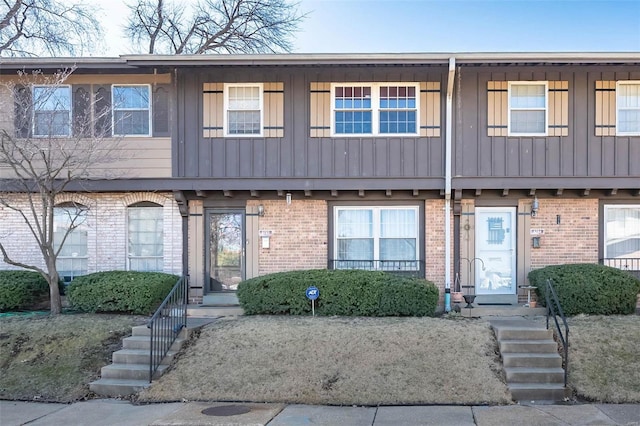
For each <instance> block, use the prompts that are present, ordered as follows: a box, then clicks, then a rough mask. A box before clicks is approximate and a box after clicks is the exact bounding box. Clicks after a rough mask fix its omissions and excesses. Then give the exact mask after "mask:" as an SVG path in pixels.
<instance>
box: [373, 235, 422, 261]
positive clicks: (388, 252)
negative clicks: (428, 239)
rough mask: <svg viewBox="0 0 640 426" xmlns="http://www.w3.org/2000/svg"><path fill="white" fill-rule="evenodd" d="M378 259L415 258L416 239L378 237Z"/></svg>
mask: <svg viewBox="0 0 640 426" xmlns="http://www.w3.org/2000/svg"><path fill="white" fill-rule="evenodd" d="M380 260H416V239H415V238H382V239H380Z"/></svg>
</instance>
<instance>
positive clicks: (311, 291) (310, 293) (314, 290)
mask: <svg viewBox="0 0 640 426" xmlns="http://www.w3.org/2000/svg"><path fill="white" fill-rule="evenodd" d="M306 295H307V299H309V300H311V315H313V316H314V317H315V316H316V303H315V301H316V299H317V298H318V296H320V290H318V287H315V286H310V287H308V288H307V291H306Z"/></svg>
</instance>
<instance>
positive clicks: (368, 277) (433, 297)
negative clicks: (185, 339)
mask: <svg viewBox="0 0 640 426" xmlns="http://www.w3.org/2000/svg"><path fill="white" fill-rule="evenodd" d="M309 286H316V287H318V289H319V290H320V297H319V298H318V299H317V300H316V302H315V303H316V313H317V314H318V315H342V316H400V315H402V316H433V315H434V314H435V311H436V307H437V304H438V297H439V293H438V288H437V287H436V286H435V285H434V284H433V283H431V282H429V281H426V280H423V279H417V278H405V277H400V276H397V275H392V274H387V273H384V272H379V271H359V270H326V269H318V270H305V271H291V272H279V273H275V274H270V275H264V276H261V277H256V278H252V279H249V280H246V281H243V282H241V283H240V285H239V286H238V299H239V301H240V305H241V306H242V308H243V309H244V312H245V314H247V315H256V314H291V315H303V314H309V313H311V302H310V301H309V299H307V297H306V295H305V291H306V289H307V287H309Z"/></svg>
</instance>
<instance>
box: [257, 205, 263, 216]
mask: <svg viewBox="0 0 640 426" xmlns="http://www.w3.org/2000/svg"><path fill="white" fill-rule="evenodd" d="M258 216H260V217H262V216H264V205H262V204H258Z"/></svg>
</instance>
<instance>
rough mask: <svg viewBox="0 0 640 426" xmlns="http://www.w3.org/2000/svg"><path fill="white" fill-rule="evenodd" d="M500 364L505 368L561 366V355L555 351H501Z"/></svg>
mask: <svg viewBox="0 0 640 426" xmlns="http://www.w3.org/2000/svg"><path fill="white" fill-rule="evenodd" d="M502 365H503V366H504V367H505V368H507V367H529V368H562V357H561V356H560V355H559V354H557V353H546V354H544V353H543V354H540V353H517V352H516V353H503V354H502Z"/></svg>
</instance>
